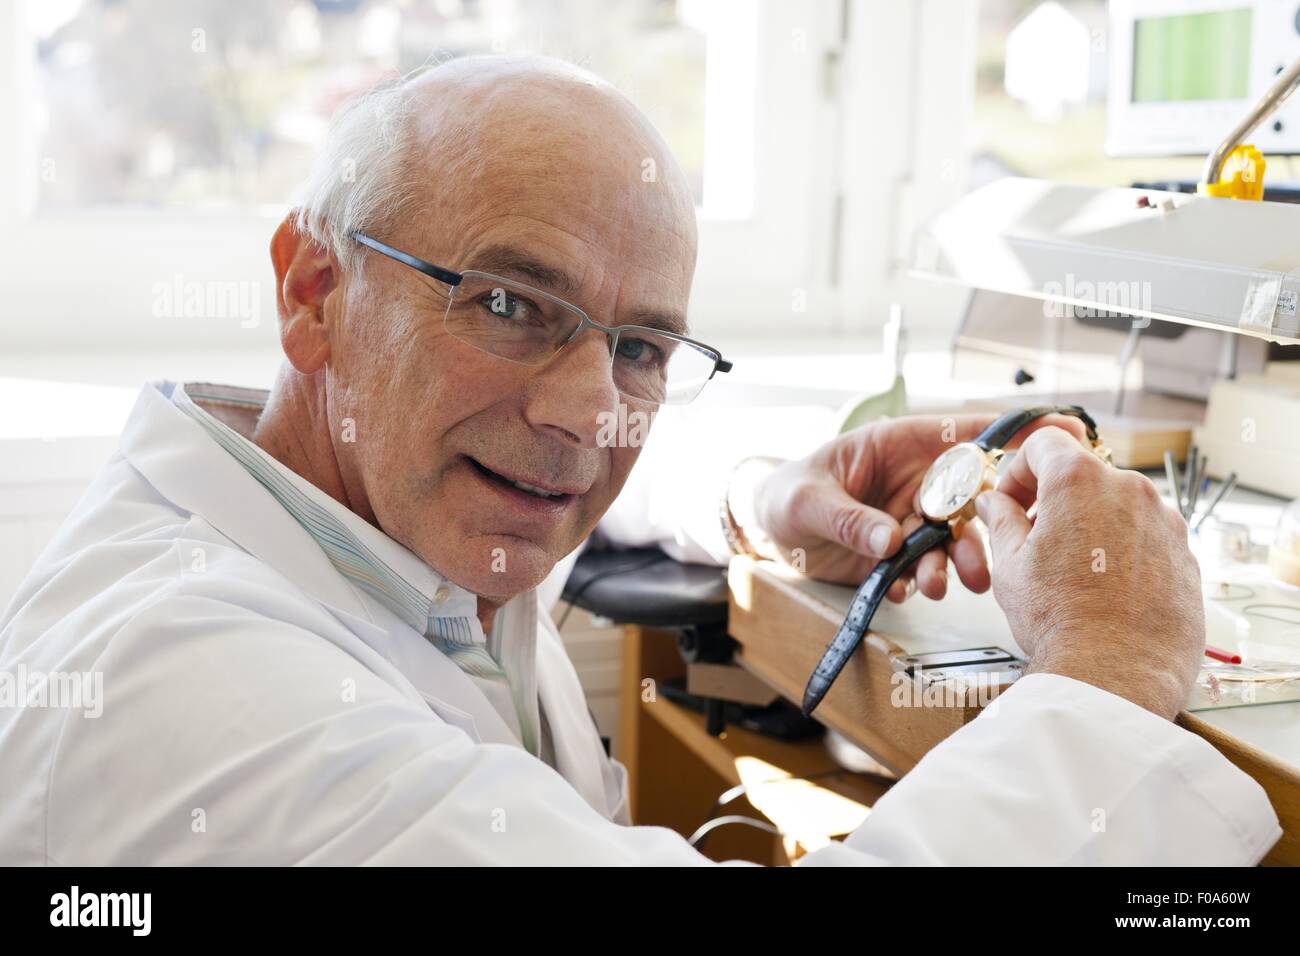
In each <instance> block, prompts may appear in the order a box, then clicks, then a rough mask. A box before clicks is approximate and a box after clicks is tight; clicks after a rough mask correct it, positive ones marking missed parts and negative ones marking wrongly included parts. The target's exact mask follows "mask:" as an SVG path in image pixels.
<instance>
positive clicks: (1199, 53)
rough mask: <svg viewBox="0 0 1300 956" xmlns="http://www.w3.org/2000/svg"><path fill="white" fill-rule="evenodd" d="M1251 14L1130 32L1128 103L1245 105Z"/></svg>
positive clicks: (1197, 16) (1154, 21) (1160, 20)
mask: <svg viewBox="0 0 1300 956" xmlns="http://www.w3.org/2000/svg"><path fill="white" fill-rule="evenodd" d="M1251 13H1252V11H1251V9H1250V8H1249V7H1242V8H1241V9H1239V10H1222V11H1217V12H1214V13H1193V14H1188V15H1186V16H1175V17H1153V18H1151V19H1149V20H1138V21H1137V22H1136V23H1135V24H1134V26H1133V102H1134V103H1171V102H1180V101H1183V100H1238V99H1245V98H1246V96H1247V95H1248V93H1249V87H1250V76H1249V71H1250V25H1251Z"/></svg>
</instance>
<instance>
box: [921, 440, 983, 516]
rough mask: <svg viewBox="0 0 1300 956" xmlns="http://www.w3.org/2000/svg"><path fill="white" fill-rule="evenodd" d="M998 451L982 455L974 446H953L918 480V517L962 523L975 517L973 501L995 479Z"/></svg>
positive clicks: (978, 448)
mask: <svg viewBox="0 0 1300 956" xmlns="http://www.w3.org/2000/svg"><path fill="white" fill-rule="evenodd" d="M1003 454H1004V452H1003V451H1002V449H1000V448H995V449H993V450H992V451H985V450H984V449H983V448H981V447H980V446H979V445H977V444H975V443H974V442H970V441H964V442H960V443H958V444H956V445H953V446H952V447H951V448H949V449H948V450H947V451H945V452H944V453H943V454H942V455H940V456H939V457H938V458H936V459H935V460H934V463H933V464H931V465H930V468H929V470H928V471H926V473H925V477H924V478H922V479H921V494H920V505H921V514H922V515H924V516H925V517H926V518H928V519H929V520H930V521H948V522H962V521H969V520H971V519H972V518H974V517H975V499H976V498H977V497H978V496H979V495H980V494H981V493H983V492H985V491H987V490H988V489H990V488H992V487H993V486H994V485H995V484H996V483H997V479H998V462H999V461H1001V459H1002V456H1003Z"/></svg>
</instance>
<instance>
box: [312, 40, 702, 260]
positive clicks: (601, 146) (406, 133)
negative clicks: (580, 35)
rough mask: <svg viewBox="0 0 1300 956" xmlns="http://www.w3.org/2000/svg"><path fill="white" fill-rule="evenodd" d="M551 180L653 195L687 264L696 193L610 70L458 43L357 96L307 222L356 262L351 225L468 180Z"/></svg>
mask: <svg viewBox="0 0 1300 956" xmlns="http://www.w3.org/2000/svg"><path fill="white" fill-rule="evenodd" d="M548 183H550V184H558V185H562V186H563V187H564V191H565V192H566V194H567V195H566V196H565V197H563V198H564V200H566V201H574V202H588V203H591V204H596V205H604V204H606V203H608V202H611V201H613V202H615V203H619V202H620V200H621V199H622V198H623V195H624V194H625V191H626V190H628V189H633V190H636V191H637V192H638V193H641V194H644V195H643V197H642V198H651V197H653V198H654V199H655V200H656V202H655V203H653V204H651V205H649V206H648V207H647V208H646V209H643V210H642V212H644V213H646V214H648V215H650V216H651V217H652V218H651V219H650V220H647V221H646V223H645V225H646V227H647V228H655V229H666V230H668V231H670V232H671V233H672V234H673V235H674V236H676V237H677V239H678V240H679V241H680V242H683V243H685V244H686V246H687V248H688V250H689V252H690V259H691V264H692V268H693V265H694V252H695V245H696V228H695V215H694V200H693V197H692V195H691V190H690V186H689V184H688V182H687V180H686V176H685V174H684V173H683V172H682V170H681V167H680V166H679V165H678V163H677V161H676V159H675V158H674V157H673V155H672V153H671V151H670V150H669V148H668V146H667V144H666V143H664V141H663V138H662V137H661V136H660V135H659V133H658V131H657V130H655V128H654V127H653V126H652V125H651V124H650V122H649V121H648V120H647V119H646V117H645V115H644V114H642V113H641V111H640V110H639V109H637V107H636V106H635V105H634V104H633V103H632V102H631V101H630V100H628V99H627V97H625V96H624V95H623V94H622V93H620V92H619V91H618V90H617V89H615V88H614V87H613V86H611V85H610V84H609V83H607V82H606V81H605V80H603V79H601V78H600V77H598V76H596V75H595V74H592V73H590V72H588V71H586V70H583V69H581V68H579V67H577V66H574V65H572V64H569V63H565V62H563V61H560V60H555V59H551V58H548V57H540V56H515V55H510V56H505V55H500V56H495V55H493V56H470V57H462V58H459V59H455V60H450V61H448V62H446V63H444V64H442V65H440V66H438V67H435V68H433V69H430V70H427V71H425V72H423V73H420V74H418V75H415V76H413V77H411V78H408V79H406V80H405V81H403V82H401V83H399V84H396V85H392V86H389V87H385V88H383V89H380V90H377V91H375V92H372V93H370V94H367V95H366V96H365V97H363V98H361V99H360V100H359V101H357V102H356V103H354V104H353V105H352V106H351V107H350V108H349V109H348V110H347V111H346V112H345V113H344V114H343V116H342V117H340V119H339V121H338V122H337V123H336V124H335V127H334V129H333V130H332V132H331V136H330V141H329V142H328V143H327V144H326V147H325V149H324V150H323V151H322V154H321V157H320V159H319V161H318V163H317V165H316V169H315V172H314V175H313V176H312V178H311V180H310V181H309V183H308V184H307V186H306V187H305V189H304V191H303V195H302V197H301V201H300V203H299V225H300V227H301V228H303V230H304V231H307V232H309V233H311V234H312V235H313V237H314V238H316V239H317V240H318V241H321V242H322V243H323V244H325V245H326V246H328V247H331V248H332V249H333V251H335V253H336V254H337V255H338V256H339V257H340V258H341V259H342V260H343V261H345V262H347V263H348V264H353V260H354V259H355V258H356V257H357V255H358V250H357V249H356V247H355V245H354V244H352V243H350V242H348V241H347V236H348V235H349V234H350V233H351V232H353V231H356V230H360V231H365V232H368V233H370V234H376V233H389V232H390V231H391V229H392V227H393V226H394V225H395V224H396V223H398V222H399V221H401V220H402V219H403V218H407V219H409V218H414V217H416V216H425V217H428V216H435V215H436V216H439V217H445V216H448V215H451V216H454V215H455V214H456V213H457V212H458V210H459V209H461V208H463V207H464V206H465V205H466V203H464V202H463V200H464V199H465V198H466V197H465V190H467V189H475V190H480V191H486V192H495V194H496V198H497V199H498V200H499V201H500V202H509V201H510V200H511V199H512V198H517V197H518V196H520V195H521V194H523V193H525V192H529V191H531V190H535V189H537V188H541V187H544V186H545V185H546V184H548ZM647 186H653V187H654V188H653V190H649V189H646V188H645V187H647ZM532 195H533V197H534V198H536V195H535V193H534V194H532Z"/></svg>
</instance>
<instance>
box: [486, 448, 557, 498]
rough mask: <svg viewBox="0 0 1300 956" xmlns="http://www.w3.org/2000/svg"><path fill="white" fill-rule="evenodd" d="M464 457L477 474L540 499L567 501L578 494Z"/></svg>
mask: <svg viewBox="0 0 1300 956" xmlns="http://www.w3.org/2000/svg"><path fill="white" fill-rule="evenodd" d="M465 458H466V460H467V461H468V462H469V463H470V464H471V465H473V466H474V469H475V470H476V471H477V472H478V473H479V474H481V475H483V476H484V477H485V478H488V479H490V480H492V481H494V482H496V483H497V484H500V485H505V486H506V487H509V488H515V489H517V490H519V491H522V492H525V493H526V494H529V495H532V496H533V497H535V498H538V499H540V500H542V501H553V502H556V503H567V502H568V501H570V500H572V499H573V498H576V497H577V495H578V493H577V492H573V491H566V490H564V489H562V488H549V487H543V486H541V485H535V484H532V483H530V482H527V481H523V480H520V479H518V478H511V477H508V476H506V475H503V474H501V473H500V472H496V471H493V470H492V469H491V468H488V467H487V466H486V465H484V464H483V463H482V462H480V461H478V460H476V459H474V458H470V457H469V456H468V455H466V456H465Z"/></svg>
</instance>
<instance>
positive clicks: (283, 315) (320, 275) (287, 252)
mask: <svg viewBox="0 0 1300 956" xmlns="http://www.w3.org/2000/svg"><path fill="white" fill-rule="evenodd" d="M294 216H295V213H294V212H292V211H291V212H290V213H289V215H287V216H286V217H285V218H284V222H282V223H280V226H279V228H278V229H276V230H275V235H274V236H273V237H272V238H271V263H272V265H274V267H275V304H276V310H277V312H278V314H279V319H280V347H281V348H282V349H283V350H284V354H285V357H286V358H287V359H288V360H289V362H290V364H291V365H293V367H294V368H295V369H297V370H298V371H299V372H301V373H302V374H304V375H311V374H313V373H315V372H317V371H319V370H320V369H321V368H322V367H323V366H324V365H325V362H326V361H327V360H328V359H329V356H330V328H329V322H328V321H327V319H326V316H325V300H326V299H327V298H328V297H329V294H330V293H331V292H333V291H334V288H335V286H336V285H337V284H338V279H339V271H338V263H337V262H336V261H335V260H334V257H333V256H332V255H331V254H330V252H329V250H327V249H326V248H325V247H324V246H322V245H320V243H318V242H316V241H315V240H314V239H312V237H311V236H309V235H306V234H305V233H303V232H301V231H299V229H298V227H297V225H296V224H295V221H294Z"/></svg>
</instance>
